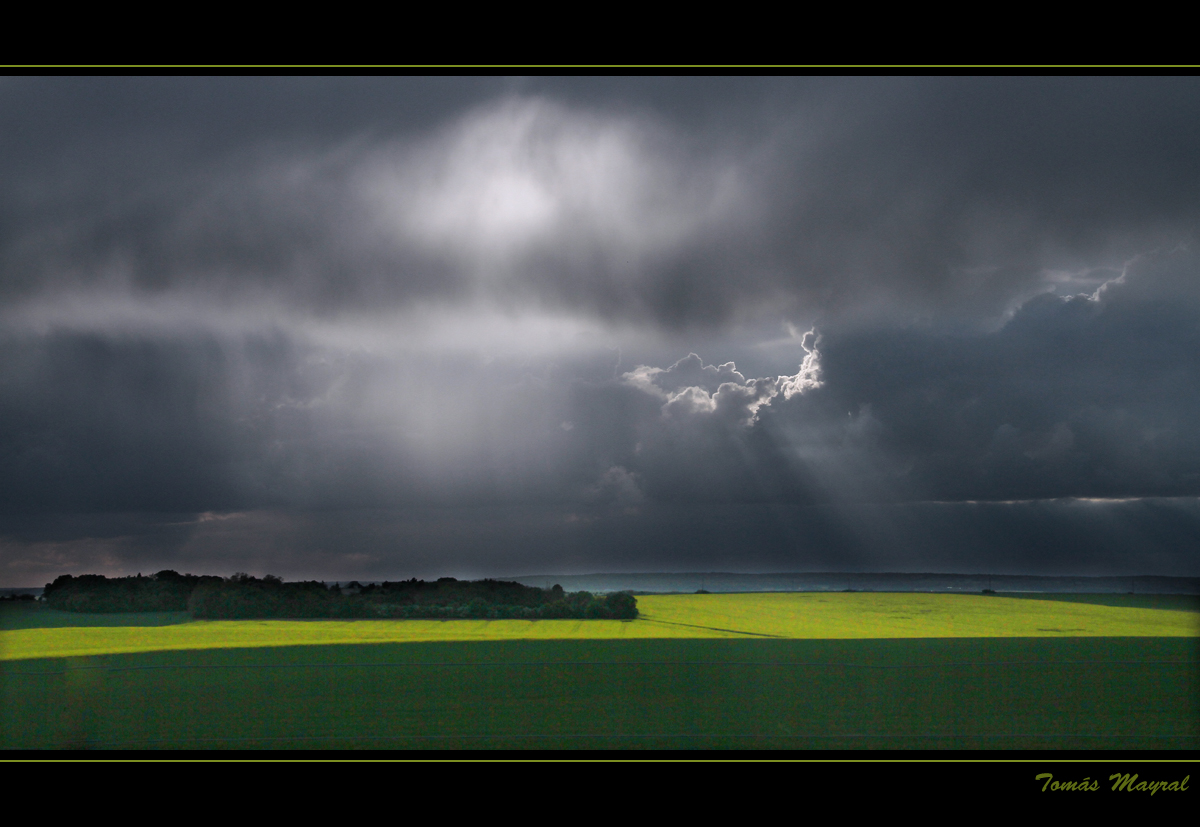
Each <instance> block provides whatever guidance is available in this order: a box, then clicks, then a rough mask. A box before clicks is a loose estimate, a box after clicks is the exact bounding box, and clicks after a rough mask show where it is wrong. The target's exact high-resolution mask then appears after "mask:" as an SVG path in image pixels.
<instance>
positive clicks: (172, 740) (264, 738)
mask: <svg viewBox="0 0 1200 827" xmlns="http://www.w3.org/2000/svg"><path fill="white" fill-rule="evenodd" d="M555 738H562V739H580V740H582V739H601V738H604V739H609V740H614V739H621V738H632V739H650V738H662V739H681V738H712V739H720V738H736V739H751V738H753V739H759V740H769V739H777V740H779V739H788V740H797V739H807V740H822V739H823V740H828V739H834V738H851V739H869V738H920V739H936V738H941V739H964V738H1155V739H1164V738H1178V739H1189V738H1190V739H1198V740H1200V735H1137V734H1106V733H1027V732H1017V733H994V734H983V735H976V734H961V733H946V734H938V733H916V734H900V733H857V732H856V733H844V734H838V735H809V734H802V735H789V734H778V733H770V734H768V733H762V734H758V733H731V734H714V733H706V732H700V733H691V732H684V733H631V734H627V735H614V734H609V733H589V732H582V733H558V734H552V735H542V734H529V733H514V734H511V735H476V734H468V735H264V736H261V737H256V736H252V735H244V736H232V737H229V738H221V737H204V738H133V739H129V740H125V741H113V740H107V741H106V740H102V739H96V740H79V741H56V742H54V743H55V745H62V746H65V747H71V746H79V745H87V746H99V745H102V744H156V743H212V742H218V743H228V742H251V741H333V740H345V741H354V740H357V741H406V740H407V741H453V740H472V741H482V740H489V739H490V740H505V739H512V740H534V739H542V740H552V739H555ZM52 748H53V747H52Z"/></svg>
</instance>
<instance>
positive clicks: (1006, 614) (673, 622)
mask: <svg viewBox="0 0 1200 827" xmlns="http://www.w3.org/2000/svg"><path fill="white" fill-rule="evenodd" d="M638 608H639V610H640V611H641V615H642V616H641V617H640V618H639V619H637V620H634V621H619V620H220V621H204V620H199V621H191V622H187V623H180V624H176V625H170V626H96V625H87V626H76V627H71V626H65V627H55V628H33V629H29V628H26V629H15V630H11V631H0V660H19V659H26V658H39V657H68V656H83V655H99V654H119V653H128V652H153V651H166V650H179V649H215V648H253V647H263V646H302V645H314V644H347V643H403V642H418V641H489V640H562V639H573V640H586V639H593V640H595V639H614V638H615V639H620V638H629V639H633V638H738V637H759V636H768V637H783V638H826V639H834V638H842V639H846V638H940V637H1094V636H1111V637H1200V613H1197V612H1183V611H1167V610H1160V609H1133V608H1123V607H1113V606H1098V605H1093V604H1087V603H1068V602H1061V601H1049V600H1014V599H1007V598H1002V597H990V596H988V597H985V596H980V595H948V594H883V593H855V594H843V593H785V594H713V595H646V596H641V597H638Z"/></svg>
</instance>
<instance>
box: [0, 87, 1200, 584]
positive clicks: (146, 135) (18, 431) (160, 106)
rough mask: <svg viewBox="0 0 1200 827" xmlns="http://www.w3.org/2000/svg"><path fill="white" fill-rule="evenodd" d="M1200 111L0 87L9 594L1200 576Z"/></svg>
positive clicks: (1167, 97)
mask: <svg viewBox="0 0 1200 827" xmlns="http://www.w3.org/2000/svg"><path fill="white" fill-rule="evenodd" d="M1197 91H1198V90H1197V81H1196V80H1195V79H1191V78H1178V79H1173V78H1134V79H1121V78H950V77H947V78H798V79H791V78H765V79H756V78H726V79H720V78H715V79H708V78H652V79H639V78H575V79H562V78H516V79H502V78H496V79H491V78H487V79H470V78H444V79H419V78H409V79H389V78H374V79H353V78H337V79H305V78H280V79H238V78H191V79H169V78H168V79H159V78H143V79H71V78H48V79H38V78H14V79H9V80H7V81H5V82H4V83H2V84H0V110H2V111H3V112H4V113H5V119H6V123H11V124H15V125H16V126H14V128H13V129H12V130H7V131H6V133H5V135H4V136H3V137H2V138H0V172H2V173H3V177H4V180H5V181H6V182H7V183H6V187H5V189H4V192H3V193H0V467H3V469H4V470H3V472H0V513H2V514H3V515H4V516H3V521H4V522H3V525H2V526H0V549H2V550H3V555H4V556H5V557H6V558H7V562H6V565H8V566H9V568H8V569H7V571H8V572H9V573H8V574H4V575H3V576H4V577H6V578H9V579H12V578H13V577H18V575H19V572H21V571H28V572H33V571H35V570H36V571H39V572H40V571H44V570H48V569H51V568H53V566H54V565H69V566H70V567H72V568H75V567H78V566H86V565H87V563H86V561H87V560H95V561H96V562H95V565H96V566H109V567H110V568H112V567H118V568H119V567H120V566H122V565H126V564H129V565H132V564H133V563H132V562H128V561H144V562H145V563H146V567H147V568H152V567H153V566H152V565H150V562H151V560H152V558H154V555H155V554H158V555H159V557H161V558H162V559H168V558H171V559H174V557H173V556H179V555H182V557H181V558H180V559H183V560H192V561H195V562H194V563H192V564H190V566H191V568H192V569H195V570H198V569H201V568H203V566H202V565H200V561H202V560H204V559H211V560H212V561H213V565H214V566H218V567H219V566H225V565H226V563H228V564H229V565H231V566H233V567H234V568H241V569H245V570H258V569H262V568H263V566H257V567H256V566H255V565H252V561H253V560H255V559H259V560H264V561H265V560H274V561H278V562H276V563H273V565H274V567H275V569H277V570H278V571H280V572H282V573H291V572H295V573H299V572H301V570H303V571H304V572H307V573H309V574H311V575H316V574H319V572H317V571H316V569H319V568H320V566H321V565H322V563H321V561H322V560H325V561H327V562H328V564H329V565H330V566H332V567H334V568H338V572H330V576H337V575H338V574H339V572H342V571H346V572H350V571H353V572H355V573H356V574H357V573H364V572H376V573H378V574H380V576H386V575H387V572H386V571H385V570H386V569H387V568H388V567H389V566H392V567H398V568H404V567H405V566H408V567H410V568H412V567H416V568H421V567H424V568H422V571H426V572H428V573H434V572H433V571H432V570H433V569H436V568H438V567H439V566H441V567H443V568H445V567H451V568H453V567H454V566H458V568H456V569H455V570H456V571H464V572H465V571H467V570H472V571H479V572H484V573H504V572H508V573H512V572H513V571H515V570H519V569H521V568H522V567H523V566H522V565H519V564H520V563H523V562H528V564H529V566H532V567H534V568H543V569H547V568H548V569H553V568H554V567H555V566H554V561H555V560H556V559H561V561H562V565H563V566H564V567H574V568H575V569H576V570H581V569H580V567H582V568H583V569H586V568H589V567H590V568H594V569H603V568H610V569H611V568H612V567H613V566H621V567H625V568H643V569H644V568H645V567H646V566H650V565H654V566H658V567H667V568H689V567H692V566H693V564H695V565H700V564H701V563H703V562H704V561H710V562H713V564H714V565H715V564H716V561H720V560H727V561H736V560H739V559H743V558H741V557H739V555H742V554H743V553H748V552H746V551H745V550H746V549H749V548H757V549H759V551H758V552H755V554H757V555H758V556H757V557H754V555H750V557H747V558H745V560H747V561H749V560H751V558H753V559H754V560H757V561H758V562H753V563H751V562H747V563H746V565H754V566H771V565H779V566H784V564H785V563H787V564H788V565H820V566H822V567H825V568H830V567H832V568H837V566H836V565H834V564H833V563H829V562H828V561H827V558H828V559H832V560H836V559H843V560H845V561H847V562H853V561H859V562H863V561H876V562H875V563H872V564H871V565H875V564H878V565H883V562H880V561H884V560H886V559H889V558H887V555H886V554H883V552H882V551H881V550H880V548H879V547H878V545H879V544H881V543H884V539H883V538H884V537H885V535H886V534H887V532H888V531H889V530H891V529H887V528H885V527H886V526H893V527H894V526H907V527H905V528H903V530H901V529H900V528H895V531H896V532H898V534H897V536H904V537H909V538H910V539H908V540H904V541H903V542H901V543H900V544H899V546H898V547H900V548H904V549H908V551H906V552H904V553H903V554H900V556H899V557H898V558H896V559H895V561H894V562H896V565H897V566H898V567H903V566H910V567H911V566H917V567H919V566H920V564H921V563H922V561H934V560H937V561H939V562H938V565H939V566H950V567H952V568H953V566H952V565H951V563H950V562H947V561H953V560H954V559H960V562H961V563H962V565H961V566H960V568H961V569H962V570H967V569H970V568H971V567H972V566H975V565H976V564H977V563H978V564H979V565H982V563H981V562H979V561H983V560H992V561H997V560H1001V559H1002V558H1003V556H1004V554H1010V555H1013V556H1012V559H1013V560H1017V559H1020V560H1023V561H1025V562H1022V563H1020V565H1033V563H1032V562H1030V560H1031V559H1032V558H1029V557H1028V555H1025V556H1022V555H1021V554H1017V552H1015V551H1013V549H1015V548H1016V545H1017V541H1016V540H1015V539H1012V538H1015V537H1027V538H1039V537H1040V538H1043V539H1041V540H1039V539H1033V540H1030V542H1034V544H1035V545H1038V546H1039V547H1041V546H1040V544H1043V542H1049V541H1048V540H1045V538H1048V537H1058V538H1062V537H1063V536H1067V535H1070V534H1071V532H1073V531H1076V529H1075V528H1071V526H1083V525H1085V524H1086V525H1087V526H1093V528H1078V533H1077V534H1076V535H1072V536H1077V537H1088V538H1093V539H1091V540H1087V542H1093V541H1094V538H1096V537H1098V536H1100V534H1101V533H1102V532H1099V533H1098V530H1097V529H1094V526H1096V525H1100V524H1102V523H1103V521H1104V519H1106V518H1102V517H1097V516H1096V515H1097V514H1100V513H1101V512H1102V511H1103V510H1104V508H1111V509H1117V510H1116V511H1113V512H1112V513H1113V514H1117V513H1118V512H1119V513H1120V514H1123V515H1125V516H1123V517H1121V519H1122V520H1130V521H1133V522H1135V523H1137V525H1138V526H1140V528H1139V532H1140V533H1138V534H1137V536H1138V537H1143V536H1150V535H1154V534H1155V532H1158V535H1156V536H1159V537H1160V539H1163V538H1165V539H1163V542H1165V543H1166V546H1164V547H1169V548H1172V549H1176V550H1175V551H1172V552H1170V554H1168V557H1169V558H1170V560H1169V561H1168V562H1165V563H1162V565H1164V566H1167V567H1168V568H1171V570H1172V571H1173V572H1176V573H1182V572H1185V570H1188V566H1191V567H1192V568H1193V569H1194V567H1195V565H1196V560H1195V558H1194V557H1193V558H1188V557H1187V555H1186V552H1184V551H1180V550H1179V549H1184V548H1186V547H1188V545H1187V543H1188V542H1191V540H1194V539H1196V537H1197V532H1196V529H1195V520H1194V519H1193V518H1192V517H1180V516H1179V515H1180V514H1188V515H1190V514H1191V511H1190V510H1189V509H1192V507H1193V506H1192V505H1189V504H1188V503H1194V502H1195V498H1197V497H1200V430H1198V429H1197V427H1196V426H1195V425H1194V424H1193V423H1195V422H1197V421H1200V396H1198V392H1197V390H1196V389H1197V388H1198V387H1200V382H1197V376H1198V375H1200V374H1198V371H1197V368H1198V367H1200V365H1198V364H1197V358H1198V357H1197V355H1196V354H1197V353H1200V349H1198V347H1197V345H1200V342H1198V341H1197V336H1200V332H1198V331H1200V260H1198V259H1197V257H1196V254H1195V252H1193V250H1194V244H1195V243H1196V238H1195V235H1196V228H1197V220H1198V219H1200V207H1197V203H1200V202H1197V201H1196V199H1195V192H1196V187H1197V185H1198V184H1200V166H1198V164H1200V161H1198V160H1197V158H1198V157H1200V156H1198V155H1197V153H1196V151H1195V150H1196V146H1195V138H1194V136H1195V135H1196V134H1200V132H1197V130H1196V127H1197V125H1200V123H1198V122H1200V103H1197V101H1200V96H1197V95H1196V92H1197ZM1146 498H1150V499H1146ZM1117 500H1128V501H1130V502H1143V501H1144V503H1145V504H1146V505H1145V507H1141V506H1139V507H1137V508H1135V507H1134V506H1133V505H1125V506H1120V507H1119V508H1118V504H1116V503H1115V501H1117ZM972 502H975V503H978V502H987V503H991V505H989V506H988V508H989V509H991V510H988V511H987V512H986V515H984V512H982V511H979V510H978V509H976V510H972V509H973V508H974V506H972V505H970V503H972ZM1104 502H1109V503H1110V504H1109V505H1107V506H1105V505H1104V504H1103V503H1104ZM931 503H943V504H945V506H946V507H947V508H951V507H953V509H957V510H953V511H952V512H946V513H953V514H954V515H955V516H954V517H953V520H952V522H953V523H954V524H955V525H956V526H958V527H957V528H955V529H954V530H953V531H949V530H948V531H947V532H943V533H942V534H939V533H938V532H936V531H933V530H932V529H928V528H922V527H921V525H920V524H921V520H925V519H934V517H931V516H930V515H932V514H934V513H935V512H933V511H929V509H930V508H933V507H934V506H933V505H931ZM1005 503H1007V505H1005ZM1072 503H1075V504H1076V505H1078V504H1080V503H1094V504H1095V506H1096V507H1095V508H1094V509H1092V510H1091V511H1088V512H1087V513H1088V514H1089V515H1092V516H1090V517H1089V518H1088V519H1087V520H1083V521H1082V522H1080V520H1079V519H1077V518H1076V516H1072V515H1078V514H1079V513H1082V512H1080V511H1079V508H1077V507H1076V506H1074V505H1071V504H1072ZM1039 504H1040V505H1039ZM939 507H940V506H939ZM1079 507H1080V508H1082V507H1083V506H1079ZM1003 508H1008V509H1009V510H1008V511H1004V510H1003ZM1088 508H1091V506H1088ZM780 509H782V511H781V510H780ZM855 509H858V511H855ZM864 509H865V510H864ZM905 509H907V510H905ZM997 509H999V510H997ZM1096 509H1100V510H1099V511H1097V510H1096ZM1121 509H1123V510H1121ZM785 512H786V515H785V516H779V517H778V519H776V517H771V518H770V519H771V520H775V522H774V523H771V525H772V526H773V527H764V526H766V523H764V520H765V519H767V516H769V515H771V514H775V515H777V516H778V515H780V514H785ZM938 513H940V512H938ZM1000 514H1009V515H1017V516H1012V517H1011V519H1013V520H1016V521H1017V523H1019V524H1020V527H1019V528H1014V529H1013V530H1012V531H1010V532H1009V534H1007V535H1005V536H1009V537H1010V539H1009V540H1004V541H1000V540H997V541H996V542H995V543H992V544H991V545H989V544H988V543H983V542H982V541H979V542H978V543H977V546H978V551H977V553H976V552H969V551H960V552H957V553H960V554H962V555H965V556H964V557H962V558H955V557H954V553H955V552H952V551H951V547H954V548H959V549H961V548H962V542H963V541H962V538H964V537H979V536H981V534H980V532H982V531H983V528H982V527H983V526H985V525H987V526H992V527H993V528H994V527H995V525H997V521H1000V522H1003V520H1004V519H1010V518H1008V517H1001V516H998V515H1000ZM55 515H58V516H55ZM72 515H73V516H72ZM717 515H725V516H724V517H719V516H717ZM864 515H866V516H864ZM971 515H975V516H974V517H972V516H971ZM980 515H983V516H980ZM1130 515H1135V516H1130ZM973 519H977V520H978V523H977V524H973V523H971V520H973ZM714 520H715V521H717V523H720V521H721V520H725V522H724V523H723V524H724V525H726V529H722V530H721V531H717V530H716V529H714V528H712V526H714V525H715V524H716V523H714ZM1089 520H1090V522H1089ZM1156 520H1157V521H1158V522H1157V523H1155V521H1156ZM768 522H769V521H768ZM841 523H845V524H844V525H841ZM1153 525H1158V526H1159V528H1153ZM354 526H357V527H354ZM451 526H453V528H451ZM698 526H708V527H709V528H708V529H706V530H705V531H707V532H708V536H710V537H711V538H712V539H711V541H710V543H709V545H707V546H706V545H705V542H704V541H703V537H704V536H705V531H701V530H700V529H699V528H697V527H698ZM851 526H853V528H851ZM972 526H974V527H972ZM989 530H991V529H989ZM506 532H507V533H506ZM339 536H345V537H353V538H354V539H353V540H352V541H347V544H346V548H350V547H352V548H353V549H354V550H353V551H345V549H344V548H343V549H342V550H341V551H339V550H337V549H339V548H342V546H340V545H339V541H338V540H337V538H338V537H339ZM1122 536H1126V538H1127V539H1128V541H1129V543H1130V548H1135V547H1136V548H1139V549H1142V551H1138V552H1137V554H1140V555H1143V558H1142V559H1145V560H1147V561H1149V560H1151V559H1152V557H1151V556H1150V552H1149V551H1146V550H1145V549H1146V548H1148V547H1149V546H1148V545H1147V542H1148V541H1143V540H1135V539H1130V538H1132V537H1133V536H1134V535H1133V534H1128V533H1126V534H1125V535H1122ZM216 537H223V538H225V539H224V540H223V541H220V542H218V541H217V540H215V539H213V538H216ZM504 537H508V538H509V539H507V540H505V539H503V538H504ZM718 537H719V538H720V539H718ZM922 537H924V538H925V540H921V539H920V538H922ZM400 538H404V539H403V540H401V539H400ZM681 538H689V539H687V541H686V542H685V541H684V540H683V539H681ZM954 538H958V539H954ZM1188 538H1191V540H1189V539H1188ZM923 542H924V543H926V545H925V546H924V547H923V546H922V543H923ZM973 542H974V541H973ZM222 543H225V544H224V545H222ZM739 543H740V544H741V545H739ZM606 544H607V545H606ZM789 544H791V545H789ZM1006 544H1007V545H1006ZM1060 545H1061V544H1060ZM1066 545H1067V546H1071V548H1074V549H1075V550H1074V551H1072V552H1070V554H1071V555H1074V556H1073V557H1071V559H1072V560H1075V561H1076V562H1075V565H1077V566H1085V564H1086V565H1092V564H1091V563H1087V554H1086V551H1085V549H1084V547H1085V546H1086V543H1085V542H1084V541H1083V540H1078V541H1077V542H1074V541H1073V543H1068V544H1066ZM618 546H619V547H620V548H623V549H626V550H627V551H625V552H619V553H618V552H617V551H615V550H614V549H615V548H617V547H618ZM1065 547H1066V546H1064V548H1065ZM1191 547H1194V543H1193V545H1192V546H1191ZM286 548H293V549H294V550H295V552H294V553H295V555H296V556H295V557H294V558H288V552H286V551H284V550H281V549H286ZM788 548H797V549H807V551H804V553H803V554H801V555H800V557H797V558H794V559H793V558H791V557H789V556H788V552H787V551H786V549H788ZM921 548H925V550H924V551H921V550H920V549H921ZM1105 548H1108V546H1105ZM89 549H90V551H89ZM221 549H223V550H221ZM637 549H641V551H634V550H637ZM654 549H658V551H654ZM663 549H674V551H671V552H670V553H667V552H665V551H662V550H663ZM772 549H773V550H772ZM987 549H991V551H988V550H987ZM1004 549H1009V551H1007V552H1006V551H1004ZM559 552H561V555H562V556H561V557H560V558H556V557H555V555H556V554H558V553H559ZM1063 553H1064V554H1066V553H1067V552H1063ZM1131 553H1132V552H1131ZM1164 553H1165V552H1164ZM348 554H349V555H359V556H358V557H354V558H353V559H351V558H350V557H346V555H348ZM972 554H976V557H972V556H971V555H972ZM88 555H91V556H90V557H89V556H88ZM105 555H107V556H105ZM205 555H210V557H209V558H206V557H205ZM256 555H258V556H257V557H256ZM639 555H640V556H639ZM839 555H841V556H840V558H839ZM905 555H907V556H905ZM988 555H991V556H990V557H989V556H988ZM1114 555H1115V556H1114ZM1171 555H1174V556H1171ZM1181 555H1182V556H1181ZM1100 556H1101V557H1103V560H1104V561H1107V562H1104V563H1103V565H1101V563H1100V562H1095V561H1093V562H1095V565H1096V566H1100V567H1101V568H1103V566H1110V567H1116V568H1119V567H1120V565H1125V563H1123V562H1122V563H1120V565H1118V563H1117V562H1114V561H1116V560H1117V559H1118V557H1119V554H1118V553H1117V551H1116V550H1114V549H1110V550H1109V551H1105V552H1104V554H1103V555H1100ZM289 559H290V560H292V562H290V563H289V562H287V561H288V560H289ZM1063 559H1066V558H1063ZM1099 559H1100V558H1099V557H1098V558H1097V560H1099ZM1155 559H1157V558H1155ZM1163 559H1164V560H1165V559H1167V558H1163ZM39 560H40V561H42V562H36V561H39ZM235 560H236V561H240V562H237V564H236V565H234V561H235ZM1189 560H1190V561H1191V562H1188V561H1189ZM55 561H59V562H55ZM104 561H108V562H104ZM121 561H127V562H121ZM772 561H773V562H772ZM788 561H791V562H788ZM905 561H907V562H905ZM1081 561H1082V562H1081ZM1044 562H1045V564H1046V565H1048V566H1051V567H1052V565H1051V564H1052V563H1053V565H1057V563H1054V561H1044ZM535 564H536V565H535ZM705 564H707V563H705ZM866 564H867V563H865V562H864V563H863V565H866ZM138 565H141V562H139V563H138ZM263 565H264V566H265V563H264V564H263ZM856 565H857V563H856ZM930 565H932V563H930ZM1014 565H1015V564H1014ZM1147 565H1150V563H1149V562H1148V563H1147ZM14 566H15V568H14ZM288 566H291V568H290V569H289V568H288ZM730 566H733V564H732V563H730V564H728V566H727V567H730ZM22 567H24V568H22ZM784 567H785V568H786V567H787V566H784ZM1085 567H1086V566H1085ZM1114 570H1115V568H1114ZM13 572H17V573H18V574H14V573H13ZM397 573H398V572H397ZM1192 573H1195V572H1192ZM31 576H32V575H31Z"/></svg>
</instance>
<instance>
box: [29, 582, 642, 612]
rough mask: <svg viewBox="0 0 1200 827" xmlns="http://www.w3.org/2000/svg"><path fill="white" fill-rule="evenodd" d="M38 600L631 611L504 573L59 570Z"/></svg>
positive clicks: (122, 608)
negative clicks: (427, 576)
mask: <svg viewBox="0 0 1200 827" xmlns="http://www.w3.org/2000/svg"><path fill="white" fill-rule="evenodd" d="M42 597H43V599H44V600H45V601H46V602H47V603H48V604H49V605H50V606H51V607H52V608H55V609H62V610H65V611H72V612H179V611H188V612H190V613H191V614H192V616H193V617H195V618H202V619H206V620H242V619H252V618H478V619H506V618H507V619H528V620H535V619H543V618H544V619H551V618H577V619H619V620H630V619H633V618H635V617H637V614H638V611H637V600H636V599H634V597H633V595H631V594H627V593H625V592H617V593H614V594H607V595H594V594H592V593H591V592H586V591H580V592H569V593H568V592H565V591H563V588H562V586H559V585H555V586H554V587H553V588H550V589H540V588H537V587H535V586H526V585H524V584H522V583H516V582H512V581H505V580H490V579H489V580H473V581H468V580H457V579H455V578H453V577H442V578H439V579H438V580H436V581H432V582H427V581H424V580H417V579H416V578H413V579H411V580H401V581H398V582H384V583H380V584H368V585H365V586H364V585H360V584H359V583H357V582H352V583H349V584H347V586H346V587H345V588H342V587H339V586H338V585H337V584H333V585H326V584H325V583H323V582H321V581H318V580H309V581H297V582H290V583H288V582H284V580H283V579H282V578H279V577H275V576H273V575H269V574H268V575H266V576H265V577H261V578H259V577H252V576H250V575H248V574H245V573H241V572H239V573H237V574H235V575H233V576H232V577H216V576H213V575H202V576H201V575H194V574H179V573H178V572H176V571H171V570H169V569H168V570H165V571H160V572H158V573H157V574H152V575H149V576H146V577H143V576H142V575H141V574H138V575H137V576H136V577H113V578H109V577H105V576H104V575H100V574H84V575H80V576H78V577H75V576H72V575H69V574H64V575H62V576H61V577H58V578H56V579H55V581H54V582H53V583H47V584H46V588H45V590H44V591H43V592H42Z"/></svg>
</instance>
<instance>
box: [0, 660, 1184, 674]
mask: <svg viewBox="0 0 1200 827" xmlns="http://www.w3.org/2000/svg"><path fill="white" fill-rule="evenodd" d="M101 657H102V656H101ZM382 666H391V667H397V666H401V667H468V666H501V667H503V666H511V667H516V666H779V667H783V666H790V667H801V668H803V667H814V668H815V667H845V668H850V669H938V668H941V667H952V666H1200V660H998V661H946V662H944V663H845V662H842V661H831V662H824V663H823V662H820V661H723V660H689V661H676V660H618V661H603V660H545V661H542V660H531V661H415V662H410V661H380V662H375V663H207V664H198V663H157V664H147V665H144V666H105V665H102V664H98V665H94V666H70V667H66V668H64V669H58V670H53V671H46V672H10V671H8V670H5V669H0V675H65V674H68V673H69V672H84V671H89V670H92V671H94V670H103V671H107V672H140V671H148V670H153V669H355V668H358V669H369V668H373V667H382Z"/></svg>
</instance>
